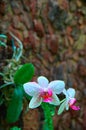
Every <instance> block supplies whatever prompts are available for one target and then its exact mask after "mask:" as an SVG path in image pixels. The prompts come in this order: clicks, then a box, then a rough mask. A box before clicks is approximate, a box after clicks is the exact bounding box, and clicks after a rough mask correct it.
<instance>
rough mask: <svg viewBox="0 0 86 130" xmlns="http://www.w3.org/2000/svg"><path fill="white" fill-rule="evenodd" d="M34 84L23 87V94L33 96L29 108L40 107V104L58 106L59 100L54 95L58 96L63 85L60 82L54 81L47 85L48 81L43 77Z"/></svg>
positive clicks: (62, 82)
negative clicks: (45, 103) (46, 103)
mask: <svg viewBox="0 0 86 130" xmlns="http://www.w3.org/2000/svg"><path fill="white" fill-rule="evenodd" d="M37 81H38V83H36V82H28V83H25V84H24V85H23V87H24V90H25V92H26V93H27V94H28V95H30V96H33V97H32V99H31V101H30V103H29V108H36V107H38V106H40V105H41V103H42V102H48V103H50V104H53V105H59V104H60V100H59V98H58V97H57V95H56V94H60V93H61V92H62V91H63V89H64V87H65V83H64V81H61V80H55V81H52V82H50V83H49V81H48V79H47V78H46V77H44V76H40V77H38V79H37Z"/></svg>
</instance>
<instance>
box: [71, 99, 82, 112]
mask: <svg viewBox="0 0 86 130" xmlns="http://www.w3.org/2000/svg"><path fill="white" fill-rule="evenodd" d="M75 103H76V99H75V98H72V99H70V100H69V106H70V108H71V109H73V110H75V111H77V110H80V107H79V106H75Z"/></svg>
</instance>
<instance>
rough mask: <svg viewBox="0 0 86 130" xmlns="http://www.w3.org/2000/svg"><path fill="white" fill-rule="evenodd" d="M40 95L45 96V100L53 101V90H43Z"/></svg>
mask: <svg viewBox="0 0 86 130" xmlns="http://www.w3.org/2000/svg"><path fill="white" fill-rule="evenodd" d="M40 97H42V98H43V101H44V102H51V101H52V91H51V90H47V91H42V92H41V94H40Z"/></svg>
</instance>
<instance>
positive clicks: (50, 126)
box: [42, 103, 54, 130]
mask: <svg viewBox="0 0 86 130" xmlns="http://www.w3.org/2000/svg"><path fill="white" fill-rule="evenodd" d="M42 109H43V111H44V117H45V122H44V126H43V130H45V128H46V129H47V130H54V127H53V120H52V115H51V111H50V107H49V104H48V103H42Z"/></svg>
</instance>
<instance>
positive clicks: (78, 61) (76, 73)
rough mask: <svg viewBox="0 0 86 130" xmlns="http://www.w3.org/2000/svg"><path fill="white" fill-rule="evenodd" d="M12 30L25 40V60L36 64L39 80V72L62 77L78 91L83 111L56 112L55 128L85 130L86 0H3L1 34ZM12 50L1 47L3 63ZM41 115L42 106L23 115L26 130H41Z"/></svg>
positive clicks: (0, 22)
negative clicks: (60, 113) (40, 108)
mask: <svg viewBox="0 0 86 130" xmlns="http://www.w3.org/2000/svg"><path fill="white" fill-rule="evenodd" d="M9 31H10V32H12V33H13V34H15V35H16V36H17V37H18V38H19V39H20V40H21V41H22V42H23V45H24V54H23V55H24V56H25V57H26V60H24V61H23V63H25V62H28V61H29V62H32V63H33V64H34V66H35V76H34V79H35V80H36V78H37V76H39V75H45V76H46V77H48V79H49V80H54V79H62V80H65V82H66V88H68V87H73V88H75V89H76V91H77V94H76V97H77V99H78V104H79V105H80V107H81V109H80V111H79V112H74V111H68V112H64V113H63V114H62V115H61V116H60V117H59V116H58V115H56V116H55V117H54V125H55V130H85V129H86V1H85V0H76V1H75V0H71V1H70V0H50V1H49V0H40V1H39V0H29V1H28V0H18V1H15V0H12V1H11V0H10V2H7V1H5V0H1V1H0V33H4V34H7V35H8V32H9ZM8 50H9V49H7V50H4V51H5V53H4V51H3V49H2V48H1V49H0V59H1V60H0V61H2V63H0V66H2V64H4V63H3V60H2V58H3V57H4V59H5V58H8V57H9V51H8ZM3 54H4V55H3ZM5 54H6V55H5ZM29 115H30V116H29ZM38 115H39V109H36V110H30V111H29V112H28V113H27V115H25V116H24V118H23V129H24V130H38V127H39V124H40V121H38V120H39V119H38V118H39V116H38ZM34 119H37V120H34ZM33 123H34V125H33ZM64 124H65V125H64Z"/></svg>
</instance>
